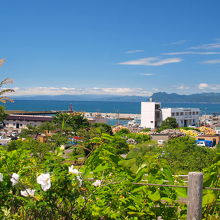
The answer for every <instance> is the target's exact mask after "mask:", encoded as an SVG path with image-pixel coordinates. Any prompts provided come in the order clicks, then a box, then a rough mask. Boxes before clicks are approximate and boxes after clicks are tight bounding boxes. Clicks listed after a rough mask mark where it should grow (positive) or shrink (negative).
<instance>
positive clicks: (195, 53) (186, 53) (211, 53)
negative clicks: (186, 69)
mask: <svg viewBox="0 0 220 220" xmlns="http://www.w3.org/2000/svg"><path fill="white" fill-rule="evenodd" d="M188 54H190V55H191V54H192V55H215V54H220V52H212V51H210V52H196V51H180V52H170V53H163V54H162V55H188Z"/></svg>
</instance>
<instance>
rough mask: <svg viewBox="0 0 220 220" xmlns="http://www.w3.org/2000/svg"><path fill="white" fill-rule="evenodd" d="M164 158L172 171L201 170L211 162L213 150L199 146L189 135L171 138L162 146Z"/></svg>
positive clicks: (213, 154)
mask: <svg viewBox="0 0 220 220" xmlns="http://www.w3.org/2000/svg"><path fill="white" fill-rule="evenodd" d="M164 153H165V155H164V158H166V160H167V161H168V163H169V165H170V166H171V167H172V169H173V170H174V172H182V173H187V172H189V171H202V170H203V169H204V168H206V167H208V166H209V165H211V164H212V163H213V158H214V156H215V154H216V153H215V150H214V149H209V148H206V147H199V146H197V145H196V144H195V139H194V138H191V137H189V136H185V137H178V138H173V139H170V140H169V141H168V143H167V144H166V146H165V147H164Z"/></svg>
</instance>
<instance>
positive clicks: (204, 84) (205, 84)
mask: <svg viewBox="0 0 220 220" xmlns="http://www.w3.org/2000/svg"><path fill="white" fill-rule="evenodd" d="M198 88H199V89H206V88H209V84H207V83H200V84H199V85H198Z"/></svg>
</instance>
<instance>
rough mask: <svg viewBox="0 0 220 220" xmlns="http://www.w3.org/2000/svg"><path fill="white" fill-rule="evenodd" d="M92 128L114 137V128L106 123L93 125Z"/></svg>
mask: <svg viewBox="0 0 220 220" xmlns="http://www.w3.org/2000/svg"><path fill="white" fill-rule="evenodd" d="M92 127H95V128H98V129H100V131H101V133H107V134H110V135H112V134H113V133H112V127H111V126H110V125H108V124H105V123H94V124H92Z"/></svg>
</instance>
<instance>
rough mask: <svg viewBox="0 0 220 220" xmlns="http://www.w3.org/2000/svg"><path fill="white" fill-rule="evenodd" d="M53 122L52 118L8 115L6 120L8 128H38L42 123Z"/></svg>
mask: <svg viewBox="0 0 220 220" xmlns="http://www.w3.org/2000/svg"><path fill="white" fill-rule="evenodd" d="M47 121H52V116H36V115H8V116H7V118H6V119H5V120H4V124H5V127H6V128H13V129H14V128H16V129H21V128H27V125H32V126H38V125H40V124H41V123H42V122H47Z"/></svg>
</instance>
